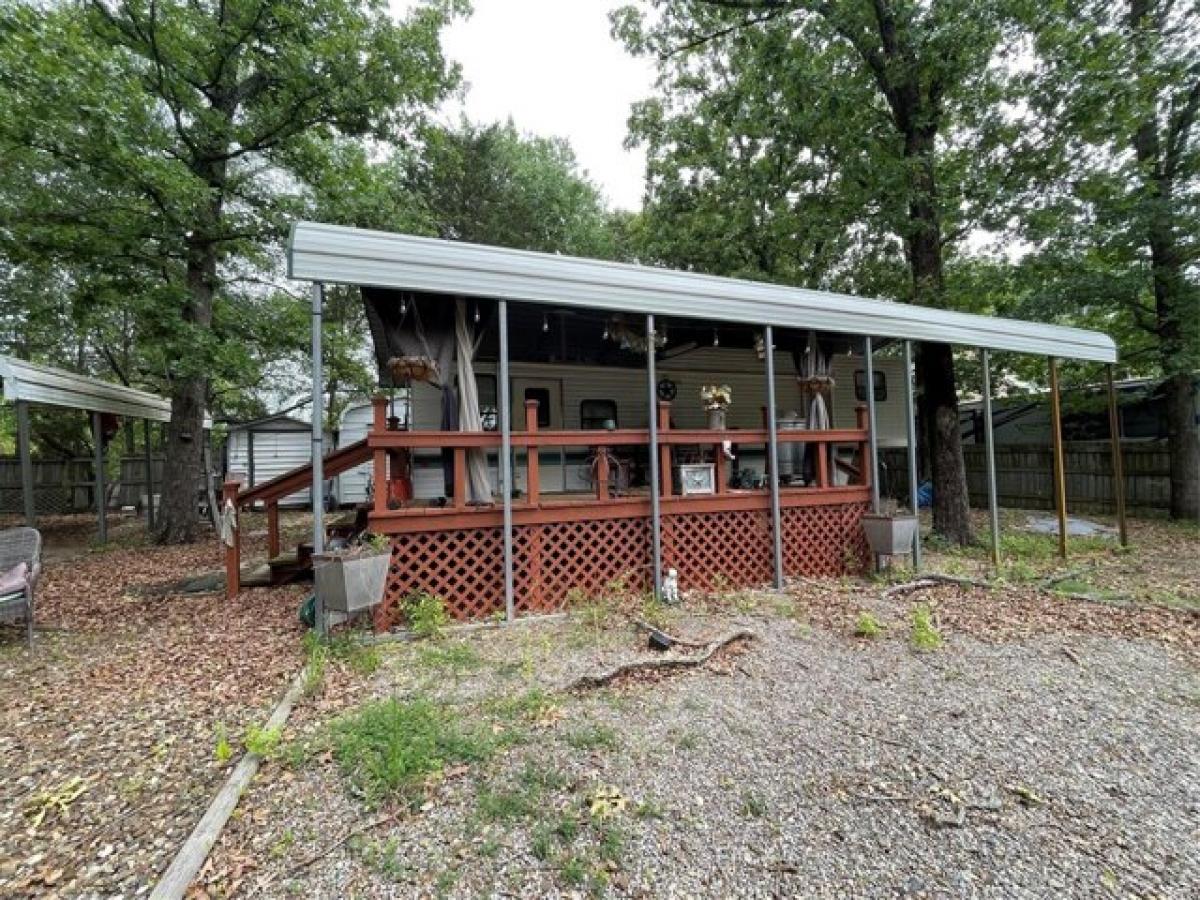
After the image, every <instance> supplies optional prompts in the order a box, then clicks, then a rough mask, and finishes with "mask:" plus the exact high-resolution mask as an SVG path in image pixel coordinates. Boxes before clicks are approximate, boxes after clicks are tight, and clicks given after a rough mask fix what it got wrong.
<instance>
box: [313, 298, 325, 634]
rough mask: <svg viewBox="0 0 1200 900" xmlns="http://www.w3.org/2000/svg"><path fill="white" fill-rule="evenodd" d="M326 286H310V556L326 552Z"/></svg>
mask: <svg viewBox="0 0 1200 900" xmlns="http://www.w3.org/2000/svg"><path fill="white" fill-rule="evenodd" d="M324 294H325V286H324V285H323V284H321V282H319V281H316V282H313V286H312V510H313V554H314V555H316V554H319V553H324V552H325V447H324V440H325V434H324V433H325V428H324V425H325V414H324V410H323V409H322V405H323V403H322V401H323V399H324V396H323V395H324V387H323V385H324V378H323V377H322V360H321V314H322V305H323V300H324ZM315 597H316V611H315V618H316V626H317V634H319V635H324V634H325V625H326V623H325V602H324V600H323V599H322V598H321V593H320V591H316V592H315Z"/></svg>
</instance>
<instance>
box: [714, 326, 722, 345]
mask: <svg viewBox="0 0 1200 900" xmlns="http://www.w3.org/2000/svg"><path fill="white" fill-rule="evenodd" d="M713 346H714V347H720V346H721V339H720V338H719V337H717V329H715V328H714V329H713Z"/></svg>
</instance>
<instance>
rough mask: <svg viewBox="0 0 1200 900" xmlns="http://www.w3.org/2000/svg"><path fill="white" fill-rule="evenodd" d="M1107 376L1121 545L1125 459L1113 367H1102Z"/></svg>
mask: <svg viewBox="0 0 1200 900" xmlns="http://www.w3.org/2000/svg"><path fill="white" fill-rule="evenodd" d="M1104 370H1105V373H1106V375H1107V376H1108V436H1109V440H1110V441H1111V442H1112V470H1113V500H1115V501H1116V504H1117V528H1118V529H1119V530H1120V533H1121V546H1122V547H1128V546H1129V528H1128V523H1127V522H1126V521H1125V461H1124V460H1123V459H1122V457H1121V417H1120V414H1119V413H1118V412H1117V388H1116V385H1115V383H1114V382H1113V367H1112V363H1109V364H1108V365H1107V366H1105V367H1104Z"/></svg>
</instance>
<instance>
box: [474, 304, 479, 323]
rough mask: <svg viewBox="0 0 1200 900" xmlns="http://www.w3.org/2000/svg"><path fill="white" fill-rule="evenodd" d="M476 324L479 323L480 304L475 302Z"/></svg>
mask: <svg viewBox="0 0 1200 900" xmlns="http://www.w3.org/2000/svg"><path fill="white" fill-rule="evenodd" d="M475 324H476V325H478V324H479V304H478V303H476V304H475Z"/></svg>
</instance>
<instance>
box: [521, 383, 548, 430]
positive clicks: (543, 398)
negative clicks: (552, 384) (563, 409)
mask: <svg viewBox="0 0 1200 900" xmlns="http://www.w3.org/2000/svg"><path fill="white" fill-rule="evenodd" d="M525 399H526V400H536V401H537V403H538V408H537V410H538V428H549V427H550V389H549V388H543V387H529V388H525Z"/></svg>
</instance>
